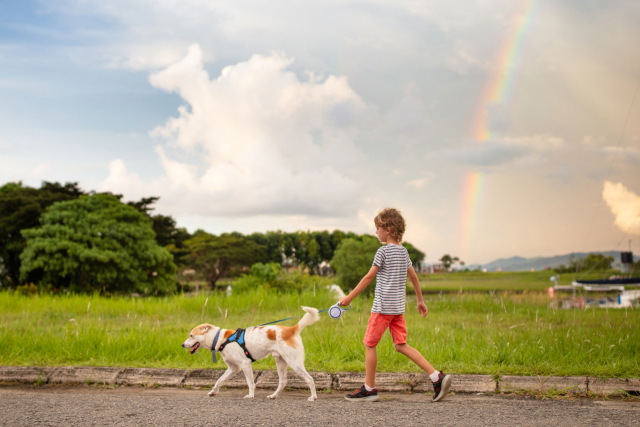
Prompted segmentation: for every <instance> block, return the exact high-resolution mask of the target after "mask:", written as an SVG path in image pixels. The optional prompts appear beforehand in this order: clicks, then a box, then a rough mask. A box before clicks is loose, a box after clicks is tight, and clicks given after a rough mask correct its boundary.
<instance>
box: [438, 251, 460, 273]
mask: <svg viewBox="0 0 640 427" xmlns="http://www.w3.org/2000/svg"><path fill="white" fill-rule="evenodd" d="M438 261H440V262H441V263H442V265H444V268H445V269H447V270H448V269H449V268H451V267H452V266H453V265H454V264H455V263H457V262H459V261H460V258H458V257H457V256H455V257H452V256H451V255H449V254H445V255H443V256H442V258H440V259H439V260H438Z"/></svg>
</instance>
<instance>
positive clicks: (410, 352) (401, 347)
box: [396, 344, 436, 375]
mask: <svg viewBox="0 0 640 427" xmlns="http://www.w3.org/2000/svg"><path fill="white" fill-rule="evenodd" d="M396 351H397V352H398V353H402V354H404V355H405V356H407V357H408V358H409V359H411V360H413V363H415V364H416V365H418V366H420V367H421V368H422V369H423V370H424V371H425V372H426V373H427V374H429V375H431V374H433V373H434V372H435V371H436V370H435V368H434V367H433V366H431V364H430V363H429V362H427V359H425V358H424V356H423V355H422V354H421V353H420V352H419V351H418V350H416V349H415V348H413V347H410V346H409V345H407V344H397V345H396Z"/></svg>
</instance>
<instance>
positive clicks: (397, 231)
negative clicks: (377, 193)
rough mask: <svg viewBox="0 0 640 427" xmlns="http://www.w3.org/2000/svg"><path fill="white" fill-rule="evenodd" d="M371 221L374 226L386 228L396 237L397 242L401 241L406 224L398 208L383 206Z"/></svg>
mask: <svg viewBox="0 0 640 427" xmlns="http://www.w3.org/2000/svg"><path fill="white" fill-rule="evenodd" d="M373 222H374V224H375V225H376V227H380V228H385V229H387V228H388V229H389V234H390V235H391V237H393V238H394V239H396V240H397V241H398V242H402V236H403V235H404V230H405V229H406V224H405V222H404V218H403V217H402V214H401V213H400V211H399V210H397V209H394V208H384V209H382V210H381V211H380V212H378V215H376V217H375V218H374V219H373Z"/></svg>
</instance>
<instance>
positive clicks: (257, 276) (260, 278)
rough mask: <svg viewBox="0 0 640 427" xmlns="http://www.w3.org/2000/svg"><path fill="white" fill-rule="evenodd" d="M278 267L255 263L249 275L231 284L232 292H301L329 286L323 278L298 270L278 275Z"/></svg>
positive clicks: (270, 264)
mask: <svg viewBox="0 0 640 427" xmlns="http://www.w3.org/2000/svg"><path fill="white" fill-rule="evenodd" d="M276 271H277V272H279V271H280V265H278V264H276V263H268V264H262V263H257V264H254V265H253V266H252V267H251V275H243V276H242V277H240V278H239V279H237V280H236V281H235V282H233V291H234V292H239V293H243V292H247V291H250V290H254V289H258V288H264V289H271V290H274V291H279V292H298V293H300V292H303V291H313V289H314V288H315V289H316V290H317V289H320V288H324V287H326V286H329V285H330V284H331V280H330V279H328V278H325V277H320V276H313V275H309V274H305V273H303V272H301V271H300V270H293V271H291V272H285V273H284V274H280V275H278V273H276Z"/></svg>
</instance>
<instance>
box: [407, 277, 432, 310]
mask: <svg viewBox="0 0 640 427" xmlns="http://www.w3.org/2000/svg"><path fill="white" fill-rule="evenodd" d="M407 272H408V273H409V279H411V283H412V284H413V289H415V290H416V297H417V298H418V311H419V312H420V314H422V317H425V316H426V315H427V313H428V312H429V310H428V309H427V306H426V304H425V303H424V299H423V298H422V288H420V281H419V280H418V275H417V274H416V271H415V270H414V269H413V266H411V267H409V270H407Z"/></svg>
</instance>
